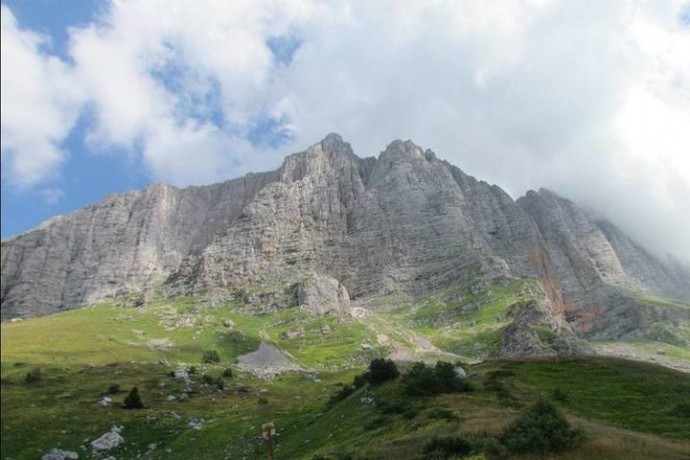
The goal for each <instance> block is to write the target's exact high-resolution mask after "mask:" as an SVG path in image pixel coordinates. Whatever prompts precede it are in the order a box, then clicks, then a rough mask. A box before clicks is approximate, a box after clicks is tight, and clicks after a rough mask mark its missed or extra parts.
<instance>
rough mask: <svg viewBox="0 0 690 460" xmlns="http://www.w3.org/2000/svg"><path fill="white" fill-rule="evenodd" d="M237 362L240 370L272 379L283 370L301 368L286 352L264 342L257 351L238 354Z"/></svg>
mask: <svg viewBox="0 0 690 460" xmlns="http://www.w3.org/2000/svg"><path fill="white" fill-rule="evenodd" d="M237 362H238V367H239V368H240V370H243V371H245V372H249V373H251V374H253V375H255V376H256V377H259V378H260V379H264V380H272V379H273V378H274V377H275V376H276V375H278V374H281V373H283V372H288V371H299V370H301V368H300V367H299V366H298V365H297V364H295V363H294V362H292V360H290V358H289V357H288V356H287V355H286V354H285V353H283V352H282V351H281V350H279V349H278V348H276V347H274V346H272V345H269V344H267V343H264V342H262V343H261V344H260V345H259V348H258V349H257V350H256V351H254V352H251V353H247V354H246V355H241V356H238V357H237Z"/></svg>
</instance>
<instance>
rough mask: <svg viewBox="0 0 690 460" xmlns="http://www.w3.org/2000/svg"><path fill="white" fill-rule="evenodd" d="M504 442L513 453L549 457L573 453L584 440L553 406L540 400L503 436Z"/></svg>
mask: <svg viewBox="0 0 690 460" xmlns="http://www.w3.org/2000/svg"><path fill="white" fill-rule="evenodd" d="M500 440H501V443H502V444H503V445H505V446H506V448H507V449H508V450H509V451H510V452H511V453H513V454H525V453H536V454H541V455H546V454H549V453H559V452H565V451H568V450H573V449H575V448H576V447H577V446H579V445H580V444H581V443H582V441H583V440H584V437H583V434H582V432H581V431H579V430H574V429H572V428H570V424H569V423H568V421H567V420H566V419H565V417H563V415H562V414H561V413H560V412H559V411H558V409H556V406H554V405H553V404H552V403H550V402H548V401H546V400H540V401H538V402H537V403H536V404H534V405H533V406H531V407H528V408H527V409H525V410H523V411H522V412H521V413H520V415H518V417H517V419H515V421H513V423H511V424H510V425H509V426H508V427H507V428H506V429H505V430H504V431H503V433H502V434H501V437H500Z"/></svg>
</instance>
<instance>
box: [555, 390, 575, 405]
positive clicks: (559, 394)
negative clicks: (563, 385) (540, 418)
mask: <svg viewBox="0 0 690 460" xmlns="http://www.w3.org/2000/svg"><path fill="white" fill-rule="evenodd" d="M551 399H553V400H554V401H557V402H561V403H567V402H568V401H569V400H570V397H569V396H568V393H566V392H565V391H563V390H561V389H560V388H554V390H553V391H552V392H551Z"/></svg>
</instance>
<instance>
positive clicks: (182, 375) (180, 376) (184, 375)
mask: <svg viewBox="0 0 690 460" xmlns="http://www.w3.org/2000/svg"><path fill="white" fill-rule="evenodd" d="M173 376H174V377H175V378H176V379H177V380H189V372H187V369H183V368H179V369H175V370H174V371H173Z"/></svg>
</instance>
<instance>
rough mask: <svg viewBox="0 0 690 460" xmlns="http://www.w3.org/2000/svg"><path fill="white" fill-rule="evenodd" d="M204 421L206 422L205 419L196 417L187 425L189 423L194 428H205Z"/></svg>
mask: <svg viewBox="0 0 690 460" xmlns="http://www.w3.org/2000/svg"><path fill="white" fill-rule="evenodd" d="M204 423H206V420H204V419H203V418H197V417H195V418H193V419H191V420H190V421H189V423H188V424H187V425H189V427H190V428H191V429H193V430H200V429H201V428H203V426H204Z"/></svg>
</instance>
